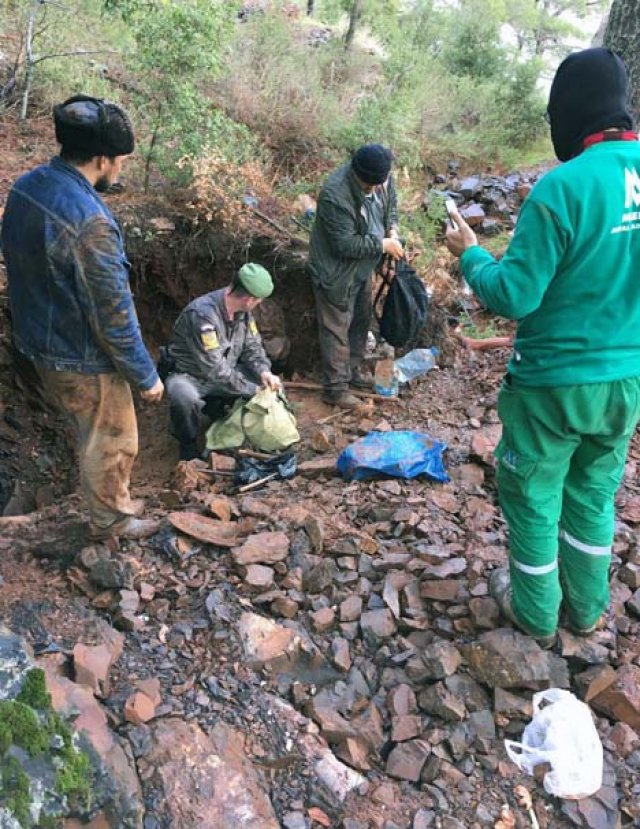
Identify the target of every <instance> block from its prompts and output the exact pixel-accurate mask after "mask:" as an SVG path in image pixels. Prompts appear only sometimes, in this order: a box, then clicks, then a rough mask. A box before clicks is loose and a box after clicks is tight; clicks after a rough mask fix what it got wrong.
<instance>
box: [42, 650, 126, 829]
mask: <svg viewBox="0 0 640 829" xmlns="http://www.w3.org/2000/svg"><path fill="white" fill-rule="evenodd" d="M43 667H44V670H45V674H46V678H47V689H48V691H49V693H50V694H51V704H52V707H53V710H54V711H57V713H59V714H60V715H61V716H63V717H65V718H69V719H71V720H73V723H74V728H75V729H76V731H78V732H79V733H80V734H82V735H83V737H84V738H85V739H87V740H88V741H89V743H90V744H91V745H92V746H93V748H94V749H95V751H96V753H97V755H98V757H99V760H100V763H101V764H102V776H103V779H104V781H108V786H109V791H110V795H109V801H108V803H107V804H106V805H105V806H104V807H103V811H104V814H105V816H106V818H107V820H108V821H109V824H108V825H109V827H111V829H115V828H116V827H122V826H123V825H127V826H128V825H131V826H138V825H141V824H142V792H141V791H140V784H139V782H138V775H137V774H136V772H135V769H134V766H133V761H132V760H130V759H129V758H128V756H127V754H126V753H125V751H124V750H123V748H122V746H121V744H120V742H119V740H118V738H117V736H116V735H115V734H114V732H113V731H111V729H110V728H109V726H108V724H107V717H106V714H105V712H104V710H103V708H102V707H101V706H100V704H99V703H98V702H97V701H96V700H95V698H94V696H93V694H92V693H91V691H90V690H89V688H86V687H83V686H82V685H77V684H76V683H74V682H71V681H70V680H69V679H66V678H65V677H60V676H57V675H56V674H55V672H51V671H50V670H49V666H48V665H47V664H46V663H45V664H43ZM125 818H126V819H125Z"/></svg>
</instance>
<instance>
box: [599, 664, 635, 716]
mask: <svg viewBox="0 0 640 829" xmlns="http://www.w3.org/2000/svg"><path fill="white" fill-rule="evenodd" d="M591 705H592V706H593V708H595V709H596V711H600V712H601V713H603V714H606V716H607V717H611V718H612V719H614V720H619V721H620V722H623V723H626V724H627V725H629V726H631V728H633V729H635V730H636V731H638V732H640V667H638V666H637V665H623V666H622V668H620V669H619V670H618V671H617V674H616V678H615V681H614V682H612V683H611V684H610V685H609V686H608V687H607V688H605V689H604V690H603V691H601V692H600V693H599V694H598V695H597V696H596V697H594V698H593V699H592V700H591Z"/></svg>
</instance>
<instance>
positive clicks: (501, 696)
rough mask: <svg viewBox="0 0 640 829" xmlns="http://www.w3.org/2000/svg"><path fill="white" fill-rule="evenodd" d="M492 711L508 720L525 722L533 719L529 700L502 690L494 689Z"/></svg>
mask: <svg viewBox="0 0 640 829" xmlns="http://www.w3.org/2000/svg"><path fill="white" fill-rule="evenodd" d="M494 711H495V712H496V714H502V715H503V716H505V717H508V718H509V719H518V720H526V721H527V722H528V721H529V720H530V719H531V718H532V717H533V705H532V704H531V700H530V699H525V698H524V697H519V696H516V694H512V693H511V692H510V691H505V690H504V689H503V688H496V690H495V697H494Z"/></svg>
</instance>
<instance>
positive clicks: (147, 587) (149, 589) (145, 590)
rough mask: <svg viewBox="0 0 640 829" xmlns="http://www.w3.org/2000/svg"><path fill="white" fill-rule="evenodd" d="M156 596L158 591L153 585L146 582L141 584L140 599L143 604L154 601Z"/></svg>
mask: <svg viewBox="0 0 640 829" xmlns="http://www.w3.org/2000/svg"><path fill="white" fill-rule="evenodd" d="M155 595H156V589H155V587H154V586H153V585H152V584H149V582H146V581H142V582H140V599H141V600H142V601H143V602H151V601H153V598H154V596H155Z"/></svg>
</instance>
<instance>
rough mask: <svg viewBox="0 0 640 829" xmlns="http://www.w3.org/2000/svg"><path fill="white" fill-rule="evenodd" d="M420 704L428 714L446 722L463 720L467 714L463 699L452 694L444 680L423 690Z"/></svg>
mask: <svg viewBox="0 0 640 829" xmlns="http://www.w3.org/2000/svg"><path fill="white" fill-rule="evenodd" d="M418 705H419V706H420V708H421V709H422V710H423V711H426V712H427V714H433V715H434V716H435V717H440V719H442V720H445V722H461V721H462V720H464V719H465V717H466V716H467V709H466V707H465V704H464V702H463V700H462V699H460V697H458V696H456V695H455V694H452V693H451V691H449V690H448V689H447V687H446V686H445V685H444V683H442V682H436V684H435V685H430V686H429V687H428V688H425V689H424V690H423V691H421V692H420V693H419V695H418Z"/></svg>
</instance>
